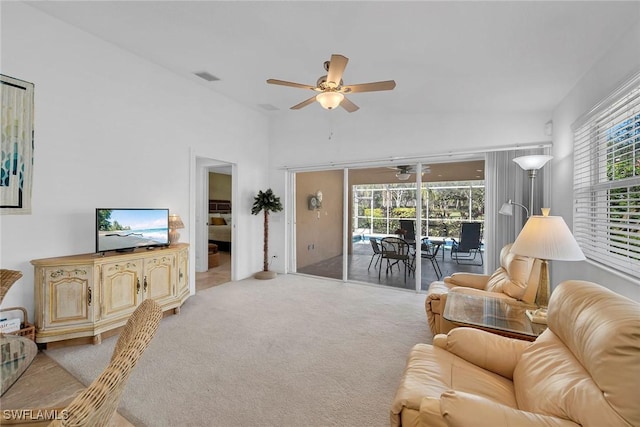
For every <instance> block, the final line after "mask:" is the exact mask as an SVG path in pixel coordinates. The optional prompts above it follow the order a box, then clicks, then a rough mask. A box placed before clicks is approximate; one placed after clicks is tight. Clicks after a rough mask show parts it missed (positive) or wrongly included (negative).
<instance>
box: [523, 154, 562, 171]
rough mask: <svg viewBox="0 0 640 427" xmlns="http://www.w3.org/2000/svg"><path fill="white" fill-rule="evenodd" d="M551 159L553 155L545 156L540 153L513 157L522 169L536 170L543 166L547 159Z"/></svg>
mask: <svg viewBox="0 0 640 427" xmlns="http://www.w3.org/2000/svg"><path fill="white" fill-rule="evenodd" d="M551 159H553V156H546V155H542V154H534V155H531V156H521V157H516V158H514V159H513V161H514V162H516V163H517V164H518V166H520V167H521V168H522V169H524V170H526V171H529V170H538V169H540V168H541V167H543V166H544V165H545V164H547V162H548V161H549V160H551Z"/></svg>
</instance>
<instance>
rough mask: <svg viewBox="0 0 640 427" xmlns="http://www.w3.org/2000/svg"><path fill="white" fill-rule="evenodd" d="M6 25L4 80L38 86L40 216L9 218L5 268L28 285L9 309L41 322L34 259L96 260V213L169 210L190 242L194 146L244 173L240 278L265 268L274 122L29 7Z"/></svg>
mask: <svg viewBox="0 0 640 427" xmlns="http://www.w3.org/2000/svg"><path fill="white" fill-rule="evenodd" d="M1 18H2V30H1V31H2V33H1V35H2V52H1V55H2V56H1V59H2V63H1V66H2V73H3V74H6V75H10V76H12V77H16V78H20V79H23V80H27V81H30V82H33V83H35V166H34V184H33V213H32V214H31V215H3V216H0V230H1V234H2V238H1V245H0V265H1V266H2V268H8V269H14V270H20V271H22V272H23V274H24V277H23V278H22V279H21V280H20V281H18V282H17V283H16V284H14V286H13V288H12V289H11V291H10V292H9V294H8V295H7V297H6V299H5V303H4V304H3V305H5V306H12V305H18V306H25V307H27V308H28V309H29V312H30V315H31V316H33V305H34V301H33V268H32V266H31V264H30V263H29V261H30V260H31V259H36V258H45V257H53V256H61V255H70V254H77V253H87V252H93V251H94V250H95V249H94V215H95V211H94V210H95V208H96V207H111V206H113V207H169V208H170V209H171V211H173V212H176V213H178V214H180V215H181V216H182V219H183V221H185V226H186V228H185V230H181V235H182V237H181V241H182V242H188V241H189V236H190V235H193V234H192V233H190V224H189V217H190V215H189V213H190V211H191V209H193V208H194V207H195V206H190V203H191V200H190V190H191V189H190V178H189V177H190V162H191V159H190V149H192V151H193V152H195V153H196V154H197V155H200V156H203V157H209V158H214V159H218V160H222V161H227V162H230V163H235V164H237V165H238V168H237V169H238V189H237V191H238V193H237V194H238V196H239V198H238V200H239V203H238V204H237V205H236V206H234V210H235V211H236V215H237V216H236V221H237V222H238V229H239V231H238V242H237V246H236V242H234V246H236V247H237V248H239V249H241V250H242V252H243V256H242V257H240V259H239V262H238V265H237V271H238V278H244V277H247V276H249V275H251V274H252V273H253V272H255V271H259V270H260V269H261V260H262V255H261V254H262V251H261V248H260V246H259V245H255V241H256V239H255V238H254V236H255V235H261V233H262V228H261V222H260V221H259V220H258V219H256V217H253V216H251V214H250V206H251V203H252V199H253V195H254V193H255V191H256V189H257V188H261V187H262V185H263V183H264V182H266V181H267V179H268V169H267V165H266V164H265V161H264V159H266V158H267V147H268V123H267V119H266V118H265V117H264V116H263V115H261V114H259V113H257V112H254V111H251V110H248V109H246V108H244V107H241V106H239V105H238V104H237V103H235V102H234V101H232V100H230V99H228V98H225V97H223V96H220V95H218V94H216V93H214V92H213V91H210V90H207V89H205V88H203V87H202V86H199V85H197V84H195V83H193V82H190V81H188V80H186V79H183V78H180V77H178V76H176V75H175V74H173V73H171V72H169V71H167V70H165V69H163V68H160V67H158V66H156V65H153V64H151V63H149V62H146V61H144V60H142V59H140V58H138V57H136V56H134V55H131V54H129V53H127V52H125V51H122V50H120V49H118V48H117V47H115V46H114V45H111V44H108V43H105V42H103V41H101V40H99V39H97V38H95V37H93V36H91V35H88V34H86V33H84V32H82V31H79V30H77V29H76V28H74V27H71V26H68V25H66V24H64V23H62V22H60V21H58V20H57V19H54V18H51V17H49V16H48V15H46V14H43V13H42V12H40V11H38V10H36V9H33V8H31V7H29V6H27V5H25V4H23V3H17V2H3V3H2V17H1ZM193 193H195V190H193ZM192 261H193V253H192ZM191 271H192V272H193V262H192V264H191ZM190 279H191V286H192V289H194V279H195V278H194V275H193V274H192V275H191V277H190Z"/></svg>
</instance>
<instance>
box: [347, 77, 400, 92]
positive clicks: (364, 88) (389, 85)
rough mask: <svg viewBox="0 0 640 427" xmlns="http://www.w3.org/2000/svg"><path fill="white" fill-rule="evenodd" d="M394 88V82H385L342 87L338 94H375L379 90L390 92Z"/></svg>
mask: <svg viewBox="0 0 640 427" xmlns="http://www.w3.org/2000/svg"><path fill="white" fill-rule="evenodd" d="M394 87H396V82H395V80H385V81H383V82H373V83H361V84H357V85H348V86H343V87H342V90H341V91H340V92H344V93H358V92H375V91H379V90H391V89H393V88H394Z"/></svg>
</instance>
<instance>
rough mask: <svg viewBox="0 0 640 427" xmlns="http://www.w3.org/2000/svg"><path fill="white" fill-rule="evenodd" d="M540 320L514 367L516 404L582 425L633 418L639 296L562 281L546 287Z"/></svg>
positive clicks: (637, 411)
mask: <svg viewBox="0 0 640 427" xmlns="http://www.w3.org/2000/svg"><path fill="white" fill-rule="evenodd" d="M547 322H548V326H549V329H548V330H547V331H545V332H544V333H543V334H542V335H541V336H540V337H538V339H537V340H536V342H535V345H532V346H531V347H530V348H529V349H527V350H526V351H525V352H524V353H523V355H522V357H521V359H520V362H519V363H518V364H517V366H516V369H515V371H514V377H513V378H514V383H515V384H516V387H515V392H516V398H517V400H518V406H519V407H520V409H523V410H527V411H532V412H538V413H542V414H548V415H554V416H558V417H562V418H568V419H571V420H573V421H575V422H577V423H579V424H581V425H583V426H602V425H634V426H637V425H640V408H639V406H638V404H637V395H636V394H635V393H636V388H637V382H638V379H639V378H640V304H637V303H635V302H634V301H631V300H629V299H627V298H625V297H622V296H620V295H617V294H615V293H613V292H611V291H609V290H607V289H605V288H603V287H601V286H599V285H596V284H595V283H590V282H584V281H567V282H564V283H563V286H561V287H558V289H557V290H556V292H554V293H553V294H552V297H551V301H550V303H549V313H548V318H547Z"/></svg>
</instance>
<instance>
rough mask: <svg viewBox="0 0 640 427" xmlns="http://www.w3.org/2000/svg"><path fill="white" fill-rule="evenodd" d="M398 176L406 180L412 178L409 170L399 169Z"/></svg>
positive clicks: (401, 179)
mask: <svg viewBox="0 0 640 427" xmlns="http://www.w3.org/2000/svg"><path fill="white" fill-rule="evenodd" d="M396 178H398V179H399V180H400V181H406V180H408V179H409V178H411V174H410V173H409V172H402V171H398V172H397V173H396Z"/></svg>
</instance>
